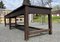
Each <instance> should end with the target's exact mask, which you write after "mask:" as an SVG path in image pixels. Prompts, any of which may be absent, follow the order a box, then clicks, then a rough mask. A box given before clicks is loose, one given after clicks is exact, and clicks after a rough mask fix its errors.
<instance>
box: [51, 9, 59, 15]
mask: <svg viewBox="0 0 60 42" xmlns="http://www.w3.org/2000/svg"><path fill="white" fill-rule="evenodd" d="M52 16H60V10H55V11H52Z"/></svg>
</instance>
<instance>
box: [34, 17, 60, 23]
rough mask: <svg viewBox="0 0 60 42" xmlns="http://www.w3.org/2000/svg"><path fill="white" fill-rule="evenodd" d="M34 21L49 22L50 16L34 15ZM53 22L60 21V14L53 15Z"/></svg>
mask: <svg viewBox="0 0 60 42" xmlns="http://www.w3.org/2000/svg"><path fill="white" fill-rule="evenodd" d="M33 21H34V22H42V21H43V22H45V23H47V22H48V16H45V17H43V18H42V17H41V16H34V18H33ZM52 22H53V23H60V16H52Z"/></svg>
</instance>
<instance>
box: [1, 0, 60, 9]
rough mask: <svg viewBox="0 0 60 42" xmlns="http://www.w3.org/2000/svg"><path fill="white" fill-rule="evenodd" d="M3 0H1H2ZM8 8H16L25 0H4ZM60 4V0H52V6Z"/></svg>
mask: <svg viewBox="0 0 60 42" xmlns="http://www.w3.org/2000/svg"><path fill="white" fill-rule="evenodd" d="M0 1H1V0H0ZM2 1H3V3H4V4H5V6H6V8H7V9H9V10H14V9H16V8H18V7H19V6H21V5H22V3H23V0H2ZM55 5H60V0H52V6H55Z"/></svg>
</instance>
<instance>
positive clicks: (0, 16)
mask: <svg viewBox="0 0 60 42" xmlns="http://www.w3.org/2000/svg"><path fill="white" fill-rule="evenodd" d="M11 11H12V10H7V9H0V23H4V16H5V15H7V14H8V13H10V12H11ZM7 22H8V19H7Z"/></svg>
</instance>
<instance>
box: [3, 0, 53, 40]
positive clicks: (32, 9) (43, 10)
mask: <svg viewBox="0 0 60 42" xmlns="http://www.w3.org/2000/svg"><path fill="white" fill-rule="evenodd" d="M51 9H52V8H47V7H40V6H32V5H30V3H29V0H24V2H23V5H22V6H21V7H19V8H17V9H16V10H14V11H12V12H11V13H9V14H7V15H5V19H4V21H5V25H6V18H9V28H10V29H12V28H11V18H15V26H16V17H18V16H19V15H24V33H25V35H24V37H25V40H28V39H29V35H31V34H34V33H40V32H45V31H48V32H49V34H52V17H51ZM29 14H43V15H45V14H46V15H48V29H38V28H37V29H36V31H29V23H28V21H29V20H28V15H29Z"/></svg>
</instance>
